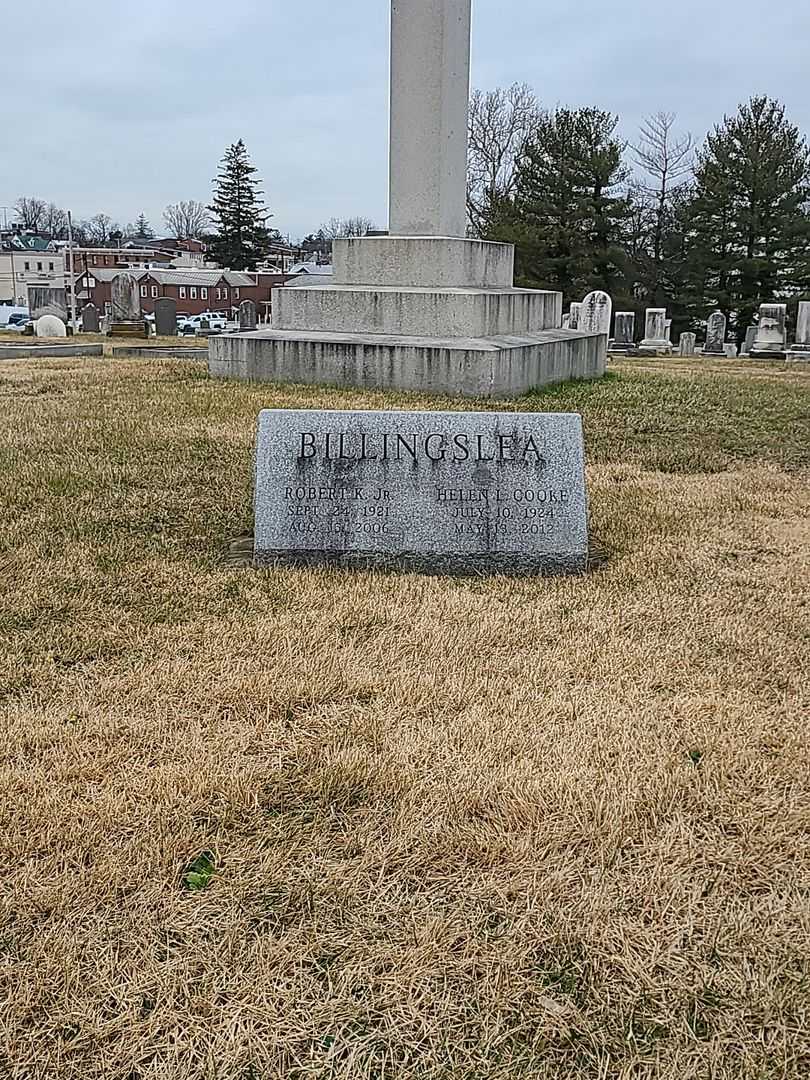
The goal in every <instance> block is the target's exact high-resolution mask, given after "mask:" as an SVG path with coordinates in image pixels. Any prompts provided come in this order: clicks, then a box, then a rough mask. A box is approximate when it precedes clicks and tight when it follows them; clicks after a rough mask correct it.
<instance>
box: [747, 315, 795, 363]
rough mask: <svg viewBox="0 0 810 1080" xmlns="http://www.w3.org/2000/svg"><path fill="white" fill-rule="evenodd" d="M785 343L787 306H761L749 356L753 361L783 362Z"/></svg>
mask: <svg viewBox="0 0 810 1080" xmlns="http://www.w3.org/2000/svg"><path fill="white" fill-rule="evenodd" d="M786 342H787V304H761V305H760V308H759V325H758V326H757V335H756V337H755V338H754V344H753V345H752V346H751V356H752V357H753V358H754V359H755V360H784V359H785V348H786Z"/></svg>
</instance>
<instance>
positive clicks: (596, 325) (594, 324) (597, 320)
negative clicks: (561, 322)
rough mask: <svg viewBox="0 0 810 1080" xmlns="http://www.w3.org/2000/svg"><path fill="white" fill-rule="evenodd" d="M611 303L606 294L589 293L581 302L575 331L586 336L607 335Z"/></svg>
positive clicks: (611, 310)
mask: <svg viewBox="0 0 810 1080" xmlns="http://www.w3.org/2000/svg"><path fill="white" fill-rule="evenodd" d="M612 314H613V301H612V300H611V299H610V297H609V296H608V294H607V293H606V292H602V291H601V290H597V291H595V292H590V293H588V295H587V296H586V297H585V299H584V300H583V301H582V306H581V307H580V311H579V326H578V327H577V329H579V330H583V331H584V332H585V333H588V334H609V333H610V322H611V316H612Z"/></svg>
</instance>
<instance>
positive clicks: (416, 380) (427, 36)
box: [209, 0, 607, 397]
mask: <svg viewBox="0 0 810 1080" xmlns="http://www.w3.org/2000/svg"><path fill="white" fill-rule="evenodd" d="M470 11H471V0H391V147H390V161H391V172H390V192H389V196H390V198H389V203H390V229H391V235H390V236H377V237H363V238H355V239H339V240H336V241H335V242H334V246H333V263H334V284H329V285H309V286H303V287H301V288H284V287H282V288H279V289H274V290H273V304H272V307H273V312H272V325H271V329H267V330H260V331H258V332H255V333H251V334H249V335H248V334H245V335H242V334H236V335H223V336H221V337H217V338H212V339H210V341H209V370H210V372H211V374H212V375H216V376H223V377H232V378H241V379H255V380H267V381H283V382H301V383H316V382H317V383H326V384H333V385H338V386H359V387H366V388H374V389H378V388H391V389H398V390H417V391H420V390H423V391H428V390H429V391H431V392H435V393H444V394H467V395H474V396H479V395H483V396H493V397H494V396H513V395H515V394H522V393H525V392H526V391H528V390H531V389H532V388H533V387H536V386H543V385H545V384H546V383H551V382H561V381H563V380H566V379H572V378H595V377H598V376H600V375H602V374H604V371H605V362H606V358H607V334H606V333H596V332H593V331H591V332H587V331H585V332H583V331H577V330H563V329H562V295H561V294H560V293H554V292H543V291H539V290H532V289H516V288H514V285H513V282H514V274H513V269H514V249H513V248H512V247H511V245H508V244H497V243H489V242H486V241H481V240H468V239H465V238H464V232H465V228H466V168H467V112H468V103H469V85H470Z"/></svg>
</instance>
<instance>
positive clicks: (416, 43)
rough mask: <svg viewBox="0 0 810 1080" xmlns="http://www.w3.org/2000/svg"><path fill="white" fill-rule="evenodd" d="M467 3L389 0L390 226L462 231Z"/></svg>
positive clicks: (396, 230)
mask: <svg viewBox="0 0 810 1080" xmlns="http://www.w3.org/2000/svg"><path fill="white" fill-rule="evenodd" d="M471 8H472V0H392V4H391V156H390V210H389V228H390V231H391V234H392V235H394V236H465V235H466V226H467V206H466V193H467V111H468V108H469V96H470V31H471Z"/></svg>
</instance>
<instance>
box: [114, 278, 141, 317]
mask: <svg viewBox="0 0 810 1080" xmlns="http://www.w3.org/2000/svg"><path fill="white" fill-rule="evenodd" d="M110 292H111V304H112V320H113V322H114V323H116V322H140V318H141V300H140V296H139V293H138V279H137V278H136V277H135V275H134V274H126V273H123V274H116V276H115V277H114V278H113V279H112V282H111V285H110Z"/></svg>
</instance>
